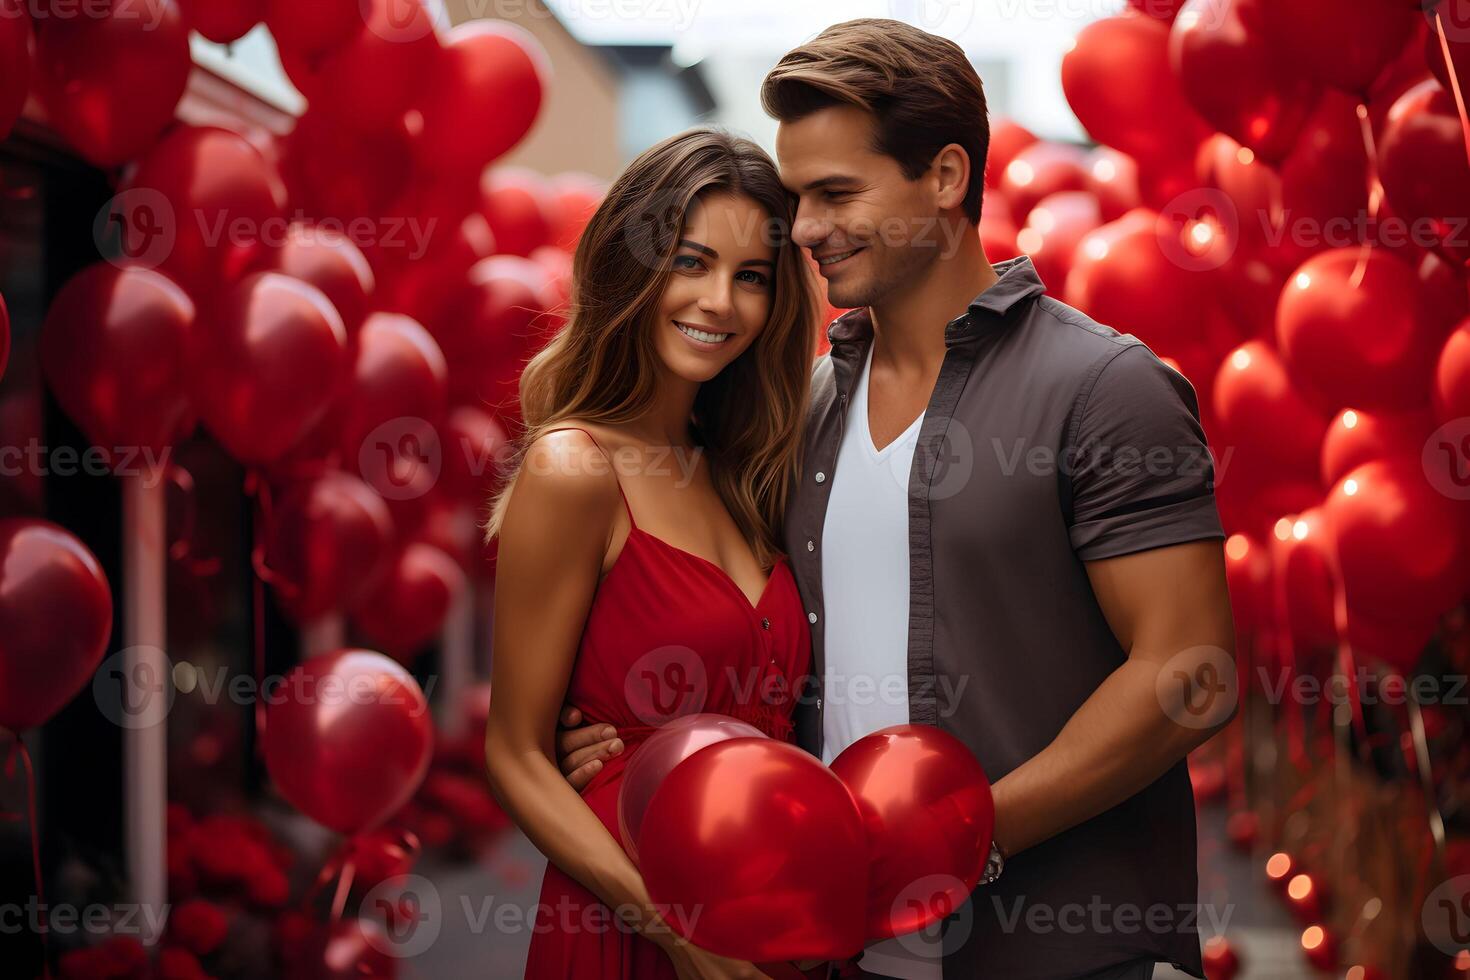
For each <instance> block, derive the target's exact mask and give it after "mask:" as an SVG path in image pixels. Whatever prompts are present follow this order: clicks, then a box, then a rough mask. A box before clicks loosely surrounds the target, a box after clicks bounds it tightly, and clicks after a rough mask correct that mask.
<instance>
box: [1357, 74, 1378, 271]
mask: <svg viewBox="0 0 1470 980" xmlns="http://www.w3.org/2000/svg"><path fill="white" fill-rule="evenodd" d="M1357 115H1358V131H1359V132H1360V133H1362V135H1363V153H1364V155H1365V156H1367V158H1368V220H1369V221H1374V222H1376V221H1377V220H1378V207H1379V205H1380V204H1382V203H1383V181H1382V180H1380V179H1379V176H1378V146H1377V144H1376V142H1375V141H1374V139H1373V121H1372V119H1371V118H1369V116H1368V103H1366V102H1359V103H1358V107H1357ZM1372 248H1373V246H1372V243H1371V239H1370V238H1367V237H1365V238H1364V240H1363V244H1362V245H1361V246H1360V247H1359V249H1358V264H1357V265H1356V266H1354V267H1353V275H1352V279H1351V280H1350V282H1351V284H1352V287H1353V288H1354V289H1357V288H1358V286H1359V285H1361V284H1362V282H1363V274H1364V273H1365V272H1366V271H1367V270H1368V253H1369V252H1370V251H1371V250H1372Z"/></svg>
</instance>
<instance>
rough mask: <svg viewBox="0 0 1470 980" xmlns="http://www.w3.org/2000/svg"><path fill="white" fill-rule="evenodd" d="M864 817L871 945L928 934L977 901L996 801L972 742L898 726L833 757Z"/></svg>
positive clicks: (923, 728)
mask: <svg viewBox="0 0 1470 980" xmlns="http://www.w3.org/2000/svg"><path fill="white" fill-rule="evenodd" d="M832 771H833V772H834V773H836V774H837V777H838V778H839V779H841V780H842V781H843V783H845V784H846V785H847V788H848V789H849V790H850V791H851V792H852V795H853V798H854V799H855V800H857V804H858V808H859V809H860V810H861V811H862V815H863V824H864V826H865V827H866V828H867V832H868V847H869V850H870V851H871V853H872V864H871V865H870V866H869V869H868V915H867V930H868V938H869V939H888V938H891V937H893V936H897V935H901V934H904V933H910V932H918V931H920V930H923V929H927V928H929V927H930V926H932V925H933V924H934V923H936V922H939V921H941V920H942V919H944V918H945V917H946V916H948V915H949V914H951V913H952V912H954V911H955V910H957V909H958V908H959V907H960V906H961V905H963V904H964V903H965V900H966V899H967V898H969V896H970V892H971V891H973V890H974V888H975V885H976V883H977V882H978V881H979V880H980V876H981V875H982V874H984V872H985V862H986V860H987V859H988V858H989V856H990V840H991V836H990V835H991V832H992V831H993V830H994V829H995V803H994V801H993V800H992V799H991V796H990V782H989V780H987V779H986V778H985V771H984V770H983V769H981V768H980V763H979V762H977V761H975V757H974V756H973V755H972V754H971V753H970V750H969V749H968V748H966V747H965V745H964V743H963V742H961V741H960V740H959V739H957V738H955V737H954V736H953V735H951V734H949V733H948V732H945V731H941V730H940V729H938V728H935V727H933V726H930V725H894V726H892V727H889V728H884V729H882V730H881V731H877V732H874V733H873V734H871V735H867V736H864V737H863V738H860V739H858V740H857V741H856V742H854V743H852V744H851V745H849V746H848V747H847V748H846V749H844V750H843V751H842V754H841V755H839V756H838V757H837V758H835V759H833V760H832Z"/></svg>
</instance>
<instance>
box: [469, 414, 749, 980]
mask: <svg viewBox="0 0 1470 980" xmlns="http://www.w3.org/2000/svg"><path fill="white" fill-rule="evenodd" d="M589 453H600V450H598V449H597V448H596V447H595V445H594V444H593V443H592V441H591V439H589V438H588V437H587V436H586V434H585V433H580V432H575V431H567V432H559V433H553V434H551V435H548V436H545V437H543V438H542V439H540V440H538V441H537V442H536V444H535V445H534V446H532V447H531V448H530V450H529V451H528V452H527V455H526V459H525V465H524V466H523V467H522V468H521V471H520V473H519V475H518V476H517V477H516V482H515V486H514V488H513V489H512V491H511V498H510V502H509V504H508V505H507V508H506V514H505V520H504V523H503V527H502V530H501V535H500V549H499V559H498V562H497V566H498V569H497V570H498V573H497V576H496V587H495V627H494V649H495V655H494V662H493V665H492V670H491V691H492V694H491V698H490V717H489V721H488V724H487V726H486V730H485V768H486V772H487V774H488V775H489V779H490V788H491V790H492V791H493V792H494V794H495V798H496V799H497V800H499V801H500V805H501V806H502V807H504V808H505V811H506V812H507V813H509V814H510V815H511V817H512V818H513V819H514V820H515V822H516V823H517V824H518V825H519V826H520V828H521V830H522V831H523V832H524V833H525V834H526V836H527V837H528V838H530V840H531V841H532V843H534V844H535V845H536V847H537V848H538V849H539V850H540V851H541V853H542V854H545V855H546V857H547V859H548V860H550V861H551V862H552V863H553V864H555V865H556V866H557V867H558V868H560V869H561V870H562V871H564V872H565V873H566V874H568V875H570V876H571V877H572V878H574V879H575V880H576V881H578V882H579V883H581V884H582V885H583V887H585V888H587V889H588V890H589V891H591V892H592V893H593V894H594V895H596V896H597V897H598V898H599V899H600V900H601V901H602V903H603V904H605V905H606V906H607V907H608V908H610V909H612V910H613V913H614V914H615V915H617V916H618V917H619V918H620V919H622V920H623V921H625V922H627V923H628V924H629V925H631V926H632V927H634V928H635V929H637V930H638V931H639V932H641V933H643V934H644V935H645V936H647V937H648V938H649V939H651V940H652V941H654V942H655V943H658V945H659V946H661V947H662V948H663V949H664V951H665V952H667V953H668V954H669V958H670V959H671V960H672V961H673V963H674V967H675V969H676V971H677V972H678V975H679V976H680V977H681V978H691V980H692V978H699V980H705V978H708V980H760V978H764V977H765V976H766V975H765V974H764V973H761V972H759V971H758V970H756V969H755V968H754V967H753V966H751V964H749V963H742V962H738V961H735V960H729V959H725V958H723V957H719V956H715V955H714V954H712V953H708V952H706V951H704V950H701V949H699V948H697V947H695V946H693V945H692V944H690V943H689V942H688V941H686V940H684V939H682V938H681V937H679V936H678V935H677V934H675V933H674V932H673V931H672V930H671V929H670V928H669V927H668V926H667V925H666V924H665V921H664V917H663V916H661V915H660V914H659V911H658V910H657V909H655V908H654V906H653V902H652V900H651V899H650V898H649V895H648V889H647V888H646V887H644V884H643V876H642V875H640V874H639V873H638V869H637V868H635V867H634V866H633V862H632V861H631V860H629V859H628V856H627V855H626V854H625V853H623V848H622V846H621V845H620V844H619V843H618V842H617V841H616V840H615V839H613V836H612V834H610V833H608V831H607V828H605V827H604V826H603V825H602V821H601V820H599V819H598V818H597V815H596V814H594V813H593V812H592V810H591V808H589V807H588V806H587V804H586V802H585V801H583V799H582V797H581V796H580V795H579V794H578V792H577V790H575V789H573V788H572V786H571V785H570V784H569V783H568V782H567V781H566V778H565V777H564V776H562V774H561V771H560V770H559V769H558V768H557V765H556V756H555V746H554V745H553V741H554V736H555V733H556V724H557V716H558V713H559V711H560V710H561V706H562V700H563V699H564V698H565V696H566V691H567V685H568V683H569V680H570V678H571V673H572V665H573V663H574V661H575V660H576V656H577V647H578V645H579V642H580V640H581V636H582V629H583V627H584V626H585V624H586V621H587V612H588V610H589V609H590V608H591V606H592V599H593V596H594V595H595V594H596V592H597V582H598V579H599V577H600V575H601V571H602V563H603V558H604V556H605V555H606V553H607V546H608V543H609V541H610V539H611V537H612V532H613V527H614V522H615V520H616V515H617V512H618V509H619V508H620V507H621V506H622V504H621V498H620V495H619V493H618V489H617V482H616V481H617V478H616V477H615V476H614V475H613V474H612V471H611V468H610V467H608V466H605V465H603V466H594V465H588V463H589V459H590V457H589V456H588V454H589ZM575 911H577V912H578V914H579V919H580V913H581V911H582V910H575ZM698 912H699V910H698V909H692V910H680V909H674V910H672V913H673V914H676V915H686V916H693V915H697V914H698Z"/></svg>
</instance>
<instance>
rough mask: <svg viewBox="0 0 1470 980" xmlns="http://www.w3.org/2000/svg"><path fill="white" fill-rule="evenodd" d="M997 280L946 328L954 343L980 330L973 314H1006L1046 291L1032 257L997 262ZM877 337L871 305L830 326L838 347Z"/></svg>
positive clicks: (860, 308) (978, 319) (949, 337)
mask: <svg viewBox="0 0 1470 980" xmlns="http://www.w3.org/2000/svg"><path fill="white" fill-rule="evenodd" d="M994 268H995V272H996V280H995V282H993V283H991V284H990V286H989V287H987V288H986V289H985V290H984V291H982V292H981V293H980V295H979V296H976V297H975V298H974V299H973V300H971V301H970V305H969V307H968V309H966V311H965V312H964V313H962V314H960V315H959V316H957V317H955V318H954V319H953V320H951V321H949V323H948V324H946V325H945V328H944V336H945V339H946V340H947V341H950V342H953V341H956V340H961V339H964V338H966V337H969V336H972V335H973V334H974V333H975V332H976V331H977V330H978V329H979V323H980V322H981V321H982V320H983V318H982V317H978V316H973V315H972V314H974V313H978V312H979V311H981V310H984V311H986V312H988V313H992V314H994V315H996V316H1002V317H1003V316H1005V315H1006V314H1007V313H1009V312H1010V311H1011V309H1012V308H1013V307H1015V306H1016V304H1017V303H1020V302H1021V301H1022V300H1025V299H1028V298H1030V297H1032V296H1037V295H1040V294H1041V293H1044V292H1046V286H1044V285H1043V284H1042V282H1041V277H1040V276H1038V275H1037V274H1036V267H1035V266H1034V265H1032V264H1031V256H1029V255H1018V256H1016V257H1015V258H1013V259H1006V260H1004V261H1003V262H997V263H995V266H994ZM872 336H873V319H872V316H871V315H870V314H869V312H868V308H867V307H859V308H858V309H855V310H848V311H847V312H846V313H844V314H842V316H840V317H838V318H837V319H836V320H833V321H832V323H831V324H830V325H829V326H828V327H827V339H828V340H829V341H831V343H832V344H833V345H834V346H835V345H837V344H841V343H845V342H847V341H852V340H863V341H866V340H869V339H871V338H872Z"/></svg>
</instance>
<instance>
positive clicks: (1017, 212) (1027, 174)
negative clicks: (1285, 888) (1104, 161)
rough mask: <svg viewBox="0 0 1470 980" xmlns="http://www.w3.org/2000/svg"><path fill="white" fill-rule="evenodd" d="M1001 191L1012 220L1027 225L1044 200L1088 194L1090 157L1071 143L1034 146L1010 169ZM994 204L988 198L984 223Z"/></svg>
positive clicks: (1028, 148) (1017, 159) (1015, 159)
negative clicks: (1073, 193)
mask: <svg viewBox="0 0 1470 980" xmlns="http://www.w3.org/2000/svg"><path fill="white" fill-rule="evenodd" d="M1000 190H1001V193H1003V194H1004V195H1005V197H1006V200H1007V201H1009V202H1010V205H1011V215H1010V216H1011V218H1012V219H1013V220H1015V221H1019V222H1024V221H1025V220H1026V216H1027V215H1029V214H1030V213H1031V209H1032V208H1033V207H1035V206H1036V205H1037V204H1038V203H1039V202H1040V201H1041V199H1042V198H1044V197H1049V196H1050V195H1052V194H1058V193H1061V192H1062V191H1085V190H1087V154H1086V153H1084V152H1083V151H1082V150H1081V149H1079V148H1078V147H1075V146H1072V145H1071V144H1068V143H1033V144H1032V145H1030V146H1028V147H1026V149H1024V150H1022V151H1021V152H1019V153H1017V154H1016V156H1015V157H1014V158H1013V159H1012V160H1011V162H1010V163H1009V164H1007V165H1006V169H1005V173H1004V174H1003V175H1002V176H1001V182H1000ZM990 204H991V201H990V200H989V199H988V198H987V200H986V201H985V208H983V209H982V211H981V218H982V220H983V218H984V212H985V211H986V210H988V209H989V207H990Z"/></svg>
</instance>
